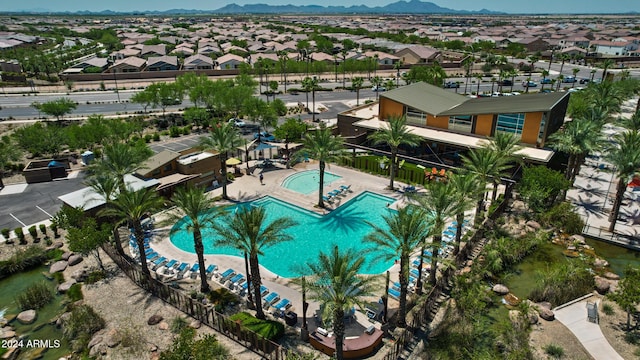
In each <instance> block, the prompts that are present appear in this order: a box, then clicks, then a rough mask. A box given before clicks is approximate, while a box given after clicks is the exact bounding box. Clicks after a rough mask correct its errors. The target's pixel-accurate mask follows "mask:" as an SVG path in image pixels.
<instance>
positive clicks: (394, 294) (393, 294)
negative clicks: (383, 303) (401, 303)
mask: <svg viewBox="0 0 640 360" xmlns="http://www.w3.org/2000/svg"><path fill="white" fill-rule="evenodd" d="M389 296H391V297H392V298H394V299H396V300H399V299H400V291H398V290H394V289H391V288H390V289H389Z"/></svg>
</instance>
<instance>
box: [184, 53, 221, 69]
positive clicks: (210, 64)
mask: <svg viewBox="0 0 640 360" xmlns="http://www.w3.org/2000/svg"><path fill="white" fill-rule="evenodd" d="M214 67H215V62H214V61H213V59H212V58H210V57H209V56H206V55H202V54H196V55H192V56H189V57H188V58H185V59H184V64H183V66H182V68H183V69H184V70H213V68H214Z"/></svg>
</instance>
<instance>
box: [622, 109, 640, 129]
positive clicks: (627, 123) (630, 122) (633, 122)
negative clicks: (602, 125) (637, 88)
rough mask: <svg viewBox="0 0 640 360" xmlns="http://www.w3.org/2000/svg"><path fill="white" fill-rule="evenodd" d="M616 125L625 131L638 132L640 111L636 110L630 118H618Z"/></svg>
mask: <svg viewBox="0 0 640 360" xmlns="http://www.w3.org/2000/svg"><path fill="white" fill-rule="evenodd" d="M618 123H619V124H620V125H622V126H623V127H624V128H625V129H629V130H633V131H635V132H639V131H640V110H636V112H635V113H633V115H632V116H631V117H630V118H628V119H627V118H620V119H618Z"/></svg>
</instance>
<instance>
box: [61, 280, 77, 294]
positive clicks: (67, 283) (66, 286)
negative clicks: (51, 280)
mask: <svg viewBox="0 0 640 360" xmlns="http://www.w3.org/2000/svg"><path fill="white" fill-rule="evenodd" d="M75 283H76V281H75V280H74V279H71V280H69V281H65V282H63V283H62V284H60V285H58V292H59V293H61V294H64V293H66V292H67V291H69V289H70V288H71V286H72V285H74V284H75Z"/></svg>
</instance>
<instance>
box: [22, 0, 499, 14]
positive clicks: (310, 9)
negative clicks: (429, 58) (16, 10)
mask: <svg viewBox="0 0 640 360" xmlns="http://www.w3.org/2000/svg"><path fill="white" fill-rule="evenodd" d="M21 13H30V14H69V15H130V14H136V15H138V14H150V15H205V14H506V13H504V12H497V11H490V10H486V9H482V10H478V11H468V10H454V9H449V8H444V7H441V6H438V5H436V4H434V3H432V2H422V1H420V0H410V1H398V2H394V3H391V4H388V5H385V6H376V7H368V6H366V5H353V6H349V7H345V6H320V5H301V6H298V5H269V4H247V5H238V4H235V3H233V4H229V5H226V6H223V7H221V8H219V9H217V10H195V9H171V10H165V11H157V10H156V11H144V10H141V11H132V12H117V11H111V10H103V11H94V12H92V11H86V10H85V11H76V12H70V11H50V10H45V9H37V10H25V11H22V12H21Z"/></svg>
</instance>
